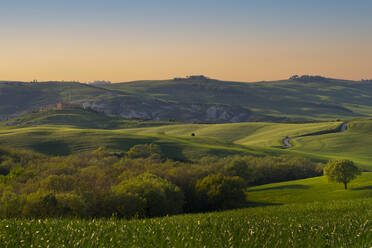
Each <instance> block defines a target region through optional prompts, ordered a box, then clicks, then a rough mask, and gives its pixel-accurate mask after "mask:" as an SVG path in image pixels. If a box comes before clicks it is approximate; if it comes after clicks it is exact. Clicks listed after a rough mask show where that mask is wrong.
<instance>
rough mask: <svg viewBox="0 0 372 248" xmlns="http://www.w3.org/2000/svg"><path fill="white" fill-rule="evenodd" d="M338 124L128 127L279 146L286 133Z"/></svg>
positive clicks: (164, 133)
mask: <svg viewBox="0 0 372 248" xmlns="http://www.w3.org/2000/svg"><path fill="white" fill-rule="evenodd" d="M339 125H341V122H320V123H305V124H284V123H268V122H253V123H236V124H179V125H173V126H160V127H150V128H133V129H130V130H127V132H130V133H136V134H162V135H169V136H190V135H191V134H192V133H194V134H195V136H196V137H215V138H218V139H221V140H226V141H229V142H233V143H236V144H241V145H253V146H264V147H282V146H283V142H282V141H283V139H284V138H285V137H287V136H289V137H292V136H297V135H302V134H308V133H313V132H318V131H322V130H332V129H335V128H337V127H338V126H339Z"/></svg>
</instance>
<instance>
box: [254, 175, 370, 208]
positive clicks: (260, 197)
mask: <svg viewBox="0 0 372 248" xmlns="http://www.w3.org/2000/svg"><path fill="white" fill-rule="evenodd" d="M348 187H349V190H345V189H344V186H343V184H336V183H328V182H327V179H326V178H325V177H315V178H308V179H303V180H295V181H289V182H282V183H272V184H266V185H262V186H257V187H251V188H249V189H248V190H247V197H248V199H249V200H250V201H252V202H259V203H266V204H290V203H305V202H315V201H322V202H324V201H333V200H346V199H348V200H352V199H357V198H370V197H372V191H371V189H372V173H371V172H365V173H363V174H362V175H361V176H359V177H358V178H357V179H355V180H354V181H351V182H350V183H349V184H348Z"/></svg>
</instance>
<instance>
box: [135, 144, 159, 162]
mask: <svg viewBox="0 0 372 248" xmlns="http://www.w3.org/2000/svg"><path fill="white" fill-rule="evenodd" d="M128 157H129V158H132V159H135V158H149V157H154V158H155V157H156V158H159V159H160V158H161V157H162V152H161V149H160V146H159V145H156V144H140V145H135V146H133V147H132V148H130V149H129V151H128Z"/></svg>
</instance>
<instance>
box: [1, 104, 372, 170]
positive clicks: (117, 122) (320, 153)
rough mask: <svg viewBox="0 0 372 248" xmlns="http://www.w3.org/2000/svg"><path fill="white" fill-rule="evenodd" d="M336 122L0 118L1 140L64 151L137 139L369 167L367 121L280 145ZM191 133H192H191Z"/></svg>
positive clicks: (86, 115)
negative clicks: (342, 160)
mask: <svg viewBox="0 0 372 248" xmlns="http://www.w3.org/2000/svg"><path fill="white" fill-rule="evenodd" d="M340 124H341V122H318V123H303V124H289V123H268V122H252V123H230V124H181V123H176V122H161V121H135V120H125V119H122V118H120V117H108V116H106V115H104V114H101V113H96V112H94V111H90V110H50V111H42V112H36V113H31V114H27V115H24V116H20V117H17V118H13V119H11V120H8V121H5V122H1V123H0V144H1V145H5V146H12V147H17V148H26V149H33V150H36V151H38V152H42V153H46V154H52V155H68V154H72V153H77V152H81V151H87V150H93V149H96V148H97V147H100V146H102V147H105V148H107V149H110V150H114V151H127V150H128V149H129V148H130V147H132V146H133V145H136V144H143V143H156V144H159V145H161V146H162V148H163V150H164V151H165V153H166V155H167V156H169V157H171V158H176V159H180V160H194V159H199V158H201V157H203V156H205V155H217V156H225V155H232V154H248V155H255V156H264V155H265V154H269V155H279V154H289V155H291V154H292V155H296V156H303V157H308V158H310V159H313V160H316V161H323V162H326V161H328V160H330V159H336V158H347V159H352V160H354V161H355V162H356V163H357V164H358V165H359V166H362V167H364V168H372V162H371V161H372V155H371V154H372V153H371V152H370V151H371V148H370V147H372V144H371V141H370V139H369V136H370V134H371V132H372V120H369V119H359V120H354V121H350V122H349V124H348V129H347V130H346V131H345V132H343V133H331V134H323V135H316V136H306V137H301V138H297V139H295V140H292V141H291V143H292V144H293V145H294V146H293V147H292V148H288V149H283V143H282V142H283V139H284V138H285V137H293V136H299V135H304V134H309V133H314V132H319V131H324V130H333V129H335V128H337V127H338V126H340ZM191 134H194V135H195V136H191Z"/></svg>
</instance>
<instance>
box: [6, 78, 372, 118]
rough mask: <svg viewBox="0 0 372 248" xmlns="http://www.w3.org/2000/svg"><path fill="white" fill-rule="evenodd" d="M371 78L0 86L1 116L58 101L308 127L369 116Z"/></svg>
mask: <svg viewBox="0 0 372 248" xmlns="http://www.w3.org/2000/svg"><path fill="white" fill-rule="evenodd" d="M369 82H370V80H362V81H350V80H342V79H333V78H327V77H323V76H310V75H302V76H298V75H294V76H292V77H290V78H289V79H286V80H279V81H270V82H256V83H242V82H227V81H220V80H216V79H211V78H209V77H206V76H203V75H192V76H187V77H184V78H174V79H170V80H146V81H135V82H126V83H107V82H106V81H100V82H98V83H93V84H82V83H78V82H32V83H26V82H7V81H2V82H0V119H1V120H6V119H9V118H12V117H15V116H20V115H23V114H25V113H27V112H29V111H32V110H35V109H40V108H43V107H45V106H51V105H56V104H57V103H59V102H68V103H71V104H78V105H81V106H83V108H91V109H93V110H95V111H98V112H102V113H105V114H106V115H119V116H121V117H123V118H127V119H143V120H163V121H168V120H177V121H180V122H189V123H192V122H197V123H229V122H249V121H271V122H303V121H305V122H308V121H314V120H334V119H345V118H354V117H365V116H372V84H370V83H369Z"/></svg>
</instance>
